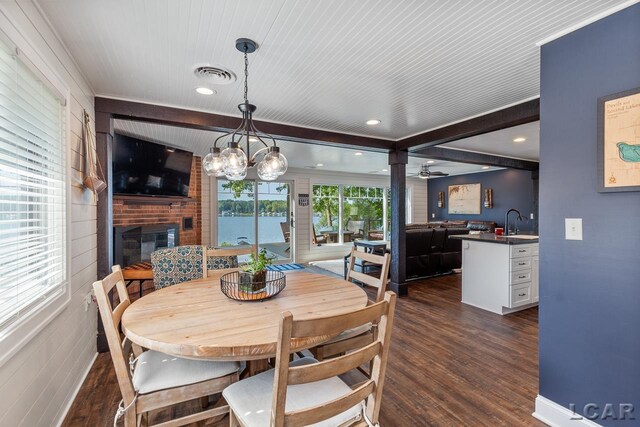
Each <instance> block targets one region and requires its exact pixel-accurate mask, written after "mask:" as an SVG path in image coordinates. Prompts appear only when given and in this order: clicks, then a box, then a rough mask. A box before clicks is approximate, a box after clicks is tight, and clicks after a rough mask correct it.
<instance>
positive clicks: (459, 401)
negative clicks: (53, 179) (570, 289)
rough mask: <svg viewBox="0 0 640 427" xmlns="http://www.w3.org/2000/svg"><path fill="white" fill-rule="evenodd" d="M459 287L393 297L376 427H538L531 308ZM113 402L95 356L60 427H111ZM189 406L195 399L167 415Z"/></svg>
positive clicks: (446, 283)
mask: <svg viewBox="0 0 640 427" xmlns="http://www.w3.org/2000/svg"><path fill="white" fill-rule="evenodd" d="M460 286H461V284H460V276H459V275H452V276H443V277H439V278H434V279H428V280H421V281H418V282H412V283H411V285H410V287H409V297H408V298H400V299H398V306H397V308H396V319H395V325H394V331H393V334H394V335H393V340H392V348H391V355H390V358H389V367H388V370H387V376H386V383H385V389H384V399H383V401H382V414H381V420H380V425H381V426H385V427H395V426H453V425H455V426H462V425H464V426H543V425H544V424H542V423H540V422H538V421H537V420H535V419H534V418H533V417H532V416H531V413H532V412H533V409H534V400H535V397H536V394H537V392H538V309H537V308H532V309H528V310H524V311H521V312H518V313H514V314H511V315H508V316H499V315H496V314H492V313H489V312H486V311H484V310H480V309H477V308H474V307H470V306H467V305H463V304H462V303H461V302H460ZM350 379H353V380H355V377H353V378H347V380H350ZM120 398H121V396H120V391H119V389H118V385H117V382H116V378H115V373H114V371H113V366H112V365H111V360H110V358H109V355H108V354H100V355H99V356H98V359H97V361H96V363H95V365H94V366H93V368H92V369H91V372H90V373H89V375H88V377H87V379H86V381H85V383H84V385H83V386H82V389H81V390H80V393H79V394H78V397H77V398H76V401H75V402H74V403H73V406H72V407H71V410H70V411H69V414H68V415H67V418H66V419H65V422H64V424H63V425H64V426H67V427H70V426H73V427H76V426H77V427H80V426H87V427H94V426H96V427H102V426H104V427H108V426H111V425H112V424H113V415H114V413H115V410H116V406H117V403H118V402H119V401H120ZM194 408H199V402H193V403H192V404H190V405H184V407H180V408H177V409H175V411H176V412H177V413H178V414H180V413H184V412H185V411H191V410H193V409H194ZM170 415H171V414H170V412H169V411H164V412H161V413H158V414H155V415H154V416H152V418H151V422H152V423H153V422H160V421H161V420H165V419H167V418H168V417H169V416H170ZM216 425H220V426H227V425H228V421H227V418H225V419H224V420H222V421H221V422H219V423H217V424H216Z"/></svg>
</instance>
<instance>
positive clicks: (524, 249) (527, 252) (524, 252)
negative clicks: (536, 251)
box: [511, 245, 531, 258]
mask: <svg viewBox="0 0 640 427" xmlns="http://www.w3.org/2000/svg"><path fill="white" fill-rule="evenodd" d="M526 256H531V246H526V245H514V246H511V258H521V257H526Z"/></svg>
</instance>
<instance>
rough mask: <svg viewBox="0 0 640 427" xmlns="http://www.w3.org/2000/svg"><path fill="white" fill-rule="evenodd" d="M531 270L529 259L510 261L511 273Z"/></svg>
mask: <svg viewBox="0 0 640 427" xmlns="http://www.w3.org/2000/svg"><path fill="white" fill-rule="evenodd" d="M530 268H531V258H514V259H512V260H511V271H517V270H528V269H530Z"/></svg>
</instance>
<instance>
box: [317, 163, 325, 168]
mask: <svg viewBox="0 0 640 427" xmlns="http://www.w3.org/2000/svg"><path fill="white" fill-rule="evenodd" d="M316 166H318V167H319V168H321V167H322V166H324V163H318V164H316Z"/></svg>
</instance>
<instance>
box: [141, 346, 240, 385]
mask: <svg viewBox="0 0 640 427" xmlns="http://www.w3.org/2000/svg"><path fill="white" fill-rule="evenodd" d="M238 369H240V365H239V364H238V363H237V362H211V361H203V360H190V359H183V358H181V357H176V356H170V355H168V354H164V353H160V352H158V351H153V350H149V351H145V352H144V353H142V354H141V355H140V357H139V358H138V361H137V363H136V367H135V370H134V372H133V379H132V380H133V387H134V388H135V389H136V390H137V391H138V393H140V394H146V393H152V392H154V391H158V390H164V389H167V388H174V387H180V386H184V385H189V384H195V383H199V382H202V381H207V380H212V379H214V378H220V377H224V376H225V375H229V374H232V373H233V372H237V371H238Z"/></svg>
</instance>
